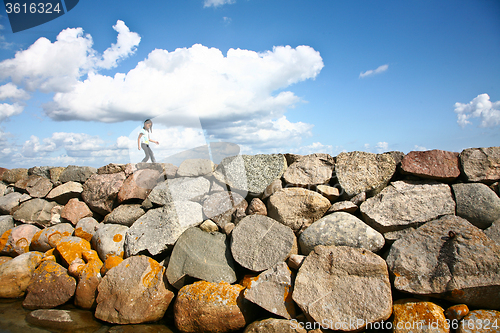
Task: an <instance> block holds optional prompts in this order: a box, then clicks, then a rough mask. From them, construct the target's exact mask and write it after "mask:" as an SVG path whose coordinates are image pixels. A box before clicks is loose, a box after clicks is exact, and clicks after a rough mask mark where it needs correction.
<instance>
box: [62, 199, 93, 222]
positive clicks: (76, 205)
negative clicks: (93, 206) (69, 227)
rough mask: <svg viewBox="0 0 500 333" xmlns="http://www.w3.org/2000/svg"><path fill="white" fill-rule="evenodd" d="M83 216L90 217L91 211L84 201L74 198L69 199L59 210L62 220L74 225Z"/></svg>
mask: <svg viewBox="0 0 500 333" xmlns="http://www.w3.org/2000/svg"><path fill="white" fill-rule="evenodd" d="M84 217H92V211H91V210H90V208H89V207H88V206H87V204H86V203H85V202H83V201H80V200H78V199H76V198H73V199H70V200H69V201H68V203H67V204H66V205H65V206H64V208H63V209H62V210H61V218H62V219H63V221H67V222H70V223H71V224H73V225H76V224H77V223H78V221H80V220H81V219H83V218H84Z"/></svg>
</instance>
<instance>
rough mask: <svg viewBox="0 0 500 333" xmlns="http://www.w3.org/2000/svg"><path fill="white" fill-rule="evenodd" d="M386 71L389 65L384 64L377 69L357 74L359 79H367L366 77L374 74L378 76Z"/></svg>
mask: <svg viewBox="0 0 500 333" xmlns="http://www.w3.org/2000/svg"><path fill="white" fill-rule="evenodd" d="M388 69H389V65H387V64H385V65H382V66H379V67H377V69H370V70H367V71H366V72H363V73H359V77H360V78H364V77H367V76H372V75H375V74H380V73H383V72H385V71H386V70H388Z"/></svg>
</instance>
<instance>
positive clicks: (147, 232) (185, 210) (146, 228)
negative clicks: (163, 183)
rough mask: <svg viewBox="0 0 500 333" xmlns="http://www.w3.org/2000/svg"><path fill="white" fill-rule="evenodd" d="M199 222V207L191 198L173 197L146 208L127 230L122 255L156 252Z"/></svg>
mask: <svg viewBox="0 0 500 333" xmlns="http://www.w3.org/2000/svg"><path fill="white" fill-rule="evenodd" d="M202 222H203V212H202V207H201V205H200V204H198V203H196V202H192V201H176V202H173V203H169V204H167V205H165V206H163V207H160V208H155V209H151V210H148V211H147V212H146V214H144V215H143V216H141V217H140V218H139V219H137V221H135V222H134V224H133V225H132V226H131V227H130V229H129V230H128V231H127V235H126V237H125V256H126V257H130V256H133V255H136V254H137V253H139V252H140V251H144V250H148V251H149V253H151V254H152V255H157V254H159V253H161V252H163V251H165V250H167V249H168V248H172V246H173V245H174V244H175V242H176V241H177V239H178V238H179V237H180V235H181V234H182V233H183V232H184V231H185V230H187V229H189V228H190V227H194V226H197V225H198V224H201V223H202Z"/></svg>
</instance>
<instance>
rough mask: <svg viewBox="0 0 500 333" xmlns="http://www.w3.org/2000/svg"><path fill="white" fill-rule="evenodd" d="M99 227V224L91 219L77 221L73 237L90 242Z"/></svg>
mask: <svg viewBox="0 0 500 333" xmlns="http://www.w3.org/2000/svg"><path fill="white" fill-rule="evenodd" d="M98 226H99V222H97V220H96V219H94V218H93V217H85V218H83V219H81V220H80V221H78V223H77V224H76V226H75V236H77V237H80V238H83V239H85V240H87V241H89V242H90V240H91V239H92V237H93V236H94V234H95V232H96V230H97V227H98Z"/></svg>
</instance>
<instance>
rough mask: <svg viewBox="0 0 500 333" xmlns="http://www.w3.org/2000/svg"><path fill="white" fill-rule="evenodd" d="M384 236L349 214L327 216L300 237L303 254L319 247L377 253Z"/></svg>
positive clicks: (339, 213)
mask: <svg viewBox="0 0 500 333" xmlns="http://www.w3.org/2000/svg"><path fill="white" fill-rule="evenodd" d="M384 243H385V241H384V236H382V234H380V233H379V232H377V231H376V230H374V229H372V228H371V227H370V226H368V225H367V224H366V223H364V222H363V221H361V220H360V219H358V218H357V217H356V216H354V215H351V214H349V213H344V212H338V213H333V214H330V215H327V216H325V217H323V218H321V219H319V220H318V221H316V222H314V223H313V224H311V226H310V227H308V228H307V229H306V230H304V232H303V233H301V234H300V237H299V245H300V249H301V252H302V254H305V255H307V254H309V253H310V252H311V251H312V250H314V247H316V246H317V245H327V246H328V245H336V246H341V245H345V246H352V247H357V248H363V249H367V250H370V251H372V252H377V251H379V250H380V249H382V247H383V246H384Z"/></svg>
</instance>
